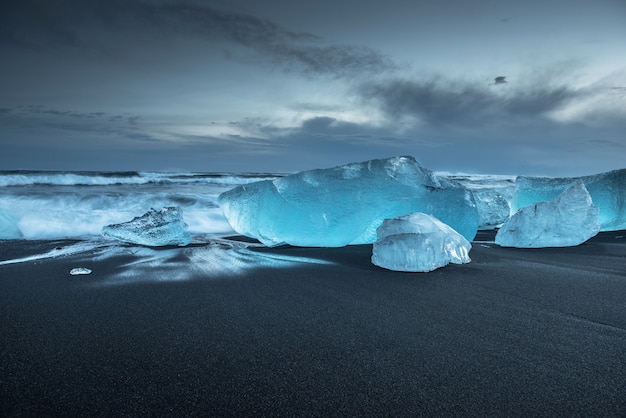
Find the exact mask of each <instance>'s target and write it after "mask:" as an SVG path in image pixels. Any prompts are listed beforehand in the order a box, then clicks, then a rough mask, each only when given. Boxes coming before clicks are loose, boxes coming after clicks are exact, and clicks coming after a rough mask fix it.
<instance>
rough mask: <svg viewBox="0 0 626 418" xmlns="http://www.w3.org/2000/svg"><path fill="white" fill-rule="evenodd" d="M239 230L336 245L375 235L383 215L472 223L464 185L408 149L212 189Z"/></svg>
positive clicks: (269, 240)
mask: <svg viewBox="0 0 626 418" xmlns="http://www.w3.org/2000/svg"><path fill="white" fill-rule="evenodd" d="M218 202H219V205H220V207H221V208H222V210H223V212H224V215H225V216H226V219H227V220H228V222H229V223H230V225H231V227H232V228H233V229H234V230H235V231H237V232H238V233H240V234H243V235H246V236H249V237H253V238H256V239H258V240H259V241H261V242H262V243H263V244H265V245H268V246H275V245H280V244H291V245H297V246H323V247H340V246H344V245H350V244H368V243H373V242H374V241H375V240H376V228H378V227H379V226H380V225H381V224H382V222H383V220H384V219H387V218H394V217H397V216H401V215H405V214H407V213H413V212H424V213H427V214H431V215H433V216H436V217H437V218H439V219H440V220H441V221H442V222H446V223H448V224H449V225H450V226H452V227H453V228H454V229H456V230H457V231H458V232H459V233H461V234H462V235H463V236H465V237H466V238H467V239H468V240H472V239H473V238H474V236H475V235H476V231H477V228H478V212H477V210H476V205H475V202H474V198H473V196H472V193H471V192H470V191H468V190H467V189H466V188H464V187H462V186H461V185H459V184H458V183H456V182H454V181H451V180H447V179H444V178H439V177H438V176H436V175H435V174H434V173H433V172H431V171H430V170H428V169H426V168H424V167H422V166H421V165H420V164H419V163H417V161H415V159H414V158H413V157H393V158H387V159H378V160H371V161H366V162H360V163H352V164H347V165H343V166H339V167H335V168H329V169H317V170H310V171H303V172H300V173H297V174H293V175H290V176H285V177H280V178H277V179H274V180H265V181H259V182H255V183H250V184H246V185H241V186H238V187H236V188H234V189H231V190H229V191H226V192H224V193H222V194H220V196H219V197H218Z"/></svg>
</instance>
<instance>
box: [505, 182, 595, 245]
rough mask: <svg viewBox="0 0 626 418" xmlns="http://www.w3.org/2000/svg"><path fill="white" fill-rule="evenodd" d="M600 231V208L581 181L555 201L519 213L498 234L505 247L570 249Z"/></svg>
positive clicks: (533, 206)
mask: <svg viewBox="0 0 626 418" xmlns="http://www.w3.org/2000/svg"><path fill="white" fill-rule="evenodd" d="M599 230H600V223H599V222H598V207H597V206H595V205H593V203H592V199H591V196H590V195H589V193H588V192H587V189H586V188H585V185H584V183H583V181H582V180H578V181H576V182H575V183H574V184H573V185H572V186H570V187H569V188H568V189H567V190H565V191H564V192H563V193H561V194H560V195H559V196H558V197H557V198H556V199H555V200H552V201H549V202H539V203H534V204H532V205H530V206H525V207H523V208H522V209H520V210H519V211H517V212H516V213H515V214H513V216H511V218H510V219H509V220H508V221H507V222H506V223H505V224H504V225H503V226H502V228H500V230H499V231H498V233H497V234H496V244H499V245H501V246H503V247H518V248H541V247H568V246H573V245H578V244H582V243H583V242H585V241H587V240H588V239H589V238H591V237H593V236H594V235H596V234H597V233H598V231H599Z"/></svg>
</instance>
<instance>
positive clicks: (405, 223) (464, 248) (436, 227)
mask: <svg viewBox="0 0 626 418" xmlns="http://www.w3.org/2000/svg"><path fill="white" fill-rule="evenodd" d="M377 236H378V238H377V239H376V242H374V246H373V254H372V263H373V264H375V265H377V266H380V267H383V268H386V269H388V270H396V271H412V272H428V271H433V270H435V269H438V268H439V267H443V266H446V265H448V264H450V263H455V264H463V263H469V262H470V261H471V260H470V258H469V255H468V254H469V251H470V249H471V248H472V246H471V244H470V243H469V242H468V241H467V240H466V239H465V238H464V237H463V236H462V235H461V234H459V233H458V232H456V231H455V230H454V229H452V228H450V227H449V226H448V225H446V224H444V223H442V222H440V221H439V220H438V219H436V218H433V217H432V216H429V215H426V214H423V213H412V214H410V215H405V216H400V217H398V218H394V219H386V220H385V221H384V222H383V224H382V225H381V226H379V227H378V229H377Z"/></svg>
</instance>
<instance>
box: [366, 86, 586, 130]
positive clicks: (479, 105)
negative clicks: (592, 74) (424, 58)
mask: <svg viewBox="0 0 626 418" xmlns="http://www.w3.org/2000/svg"><path fill="white" fill-rule="evenodd" d="M357 93H358V94H359V96H360V97H361V98H362V99H363V100H365V101H373V102H374V103H377V104H378V105H379V106H380V107H381V109H382V110H383V111H384V113H385V114H386V115H387V116H388V117H389V118H391V119H400V118H403V117H407V116H409V117H414V118H417V119H419V120H420V121H421V122H425V123H428V124H433V125H448V124H449V125H457V124H460V125H468V124H469V125H474V124H485V123H506V122H507V121H508V122H519V121H521V120H525V121H527V120H528V119H536V118H542V117H544V116H545V115H546V114H547V113H548V112H550V111H554V110H558V109H559V108H561V107H562V106H564V105H566V104H567V103H569V102H570V101H571V100H573V99H575V98H577V97H580V96H581V94H582V93H581V92H579V91H577V90H574V89H571V88H568V87H566V86H552V85H549V84H546V85H535V86H534V87H531V88H517V89H514V90H507V91H506V92H501V91H496V90H494V89H490V88H489V86H484V85H481V84H479V83H472V82H465V81H453V80H448V79H445V78H441V77H434V78H431V79H428V80H417V81H414V80H402V79H395V80H387V81H383V82H370V83H364V84H362V85H360V86H359V88H358V90H357Z"/></svg>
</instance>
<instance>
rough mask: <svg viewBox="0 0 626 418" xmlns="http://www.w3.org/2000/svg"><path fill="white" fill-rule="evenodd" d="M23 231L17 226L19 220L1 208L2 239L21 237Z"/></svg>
mask: <svg viewBox="0 0 626 418" xmlns="http://www.w3.org/2000/svg"><path fill="white" fill-rule="evenodd" d="M21 238H23V236H22V231H20V228H19V227H18V226H17V220H15V219H14V218H13V217H12V216H11V215H9V214H8V213H6V212H4V211H2V209H0V239H21Z"/></svg>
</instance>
